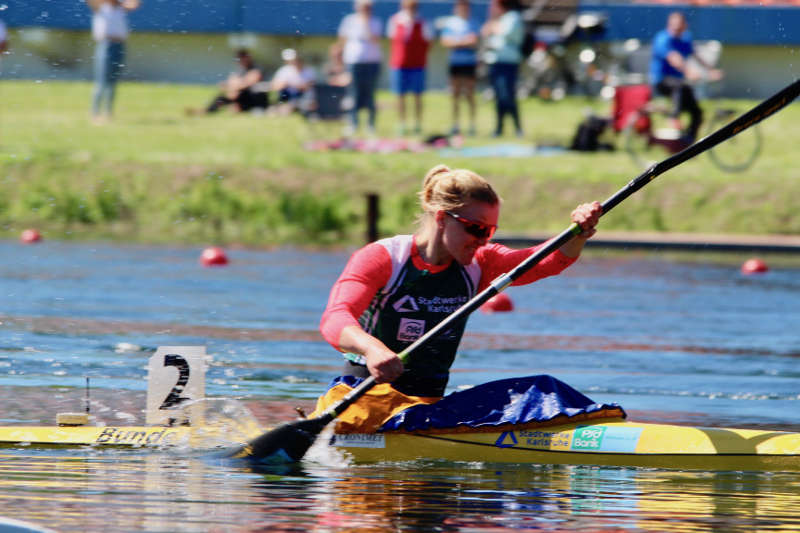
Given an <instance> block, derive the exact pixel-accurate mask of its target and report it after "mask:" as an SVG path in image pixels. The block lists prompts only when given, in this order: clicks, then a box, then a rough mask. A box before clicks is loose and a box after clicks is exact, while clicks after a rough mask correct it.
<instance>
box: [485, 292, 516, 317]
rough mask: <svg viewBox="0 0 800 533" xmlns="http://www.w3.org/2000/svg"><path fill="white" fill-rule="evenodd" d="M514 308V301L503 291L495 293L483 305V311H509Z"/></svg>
mask: <svg viewBox="0 0 800 533" xmlns="http://www.w3.org/2000/svg"><path fill="white" fill-rule="evenodd" d="M513 310H514V302H512V301H511V298H510V297H509V296H508V295H507V294H505V293H503V292H500V293H497V294H495V295H494V296H492V297H491V298H489V300H488V301H487V302H486V303H485V304H483V305H482V306H481V311H483V312H484V313H507V312H509V311H513Z"/></svg>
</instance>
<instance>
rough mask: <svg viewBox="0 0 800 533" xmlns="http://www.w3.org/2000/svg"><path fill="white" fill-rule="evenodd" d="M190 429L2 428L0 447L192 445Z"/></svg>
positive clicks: (145, 427)
mask: <svg viewBox="0 0 800 533" xmlns="http://www.w3.org/2000/svg"><path fill="white" fill-rule="evenodd" d="M198 431H199V430H197V429H195V428H191V427H188V426H178V427H154V426H63V427H62V426H0V446H6V447H8V446H37V447H40V446H95V445H97V446H133V447H147V446H149V447H162V446H178V445H182V444H190V443H191V439H192V438H193V437H194V436H197V435H199V433H198Z"/></svg>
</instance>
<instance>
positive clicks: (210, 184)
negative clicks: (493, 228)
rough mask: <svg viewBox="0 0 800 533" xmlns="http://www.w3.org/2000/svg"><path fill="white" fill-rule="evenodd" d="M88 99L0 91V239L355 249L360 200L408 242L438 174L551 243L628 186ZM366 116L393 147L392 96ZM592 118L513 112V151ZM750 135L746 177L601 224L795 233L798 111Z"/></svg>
mask: <svg viewBox="0 0 800 533" xmlns="http://www.w3.org/2000/svg"><path fill="white" fill-rule="evenodd" d="M90 91H91V86H90V85H89V84H88V83H74V82H72V83H68V82H42V83H40V82H22V81H7V80H4V81H1V82H0V236H3V237H10V238H16V237H17V236H18V235H19V232H20V231H21V229H22V228H24V227H27V226H35V227H37V228H39V229H40V230H42V231H43V232H44V233H45V236H46V237H48V238H55V239H69V238H80V239H116V240H128V241H139V242H185V243H202V242H215V243H221V244H230V243H241V244H246V245H254V246H266V245H275V244H283V243H295V244H304V243H310V244H334V243H358V242H361V240H362V239H363V234H364V222H363V216H364V211H365V201H364V194H365V193H368V192H377V193H379V194H380V195H381V215H382V216H381V220H380V229H381V232H382V233H384V234H391V233H395V232H407V231H410V230H411V229H412V227H413V219H414V216H415V213H416V199H415V196H414V193H415V192H416V190H417V189H418V187H419V185H420V182H421V179H422V176H423V175H424V174H425V172H426V171H427V169H429V168H430V167H432V166H433V165H435V164H438V163H442V162H444V163H446V164H448V165H450V166H456V167H467V168H471V169H473V170H475V171H477V172H478V173H480V174H482V175H484V176H486V177H487V178H489V179H490V180H491V181H492V182H493V184H494V185H495V186H496V188H497V189H498V191H499V192H500V194H501V196H502V197H503V198H504V208H503V213H502V216H501V221H500V222H501V231H505V232H507V233H526V232H534V231H537V232H538V231H547V232H551V231H559V230H561V229H563V228H564V227H565V225H566V223H567V222H568V216H569V212H570V211H571V209H572V208H573V207H574V205H575V204H576V203H578V202H580V201H586V200H590V199H598V200H603V199H605V198H607V197H608V196H609V195H611V194H612V193H614V192H615V191H616V190H617V189H619V188H620V187H621V186H623V185H624V184H625V183H626V182H627V181H628V180H630V179H631V178H632V177H634V176H635V175H637V173H638V170H637V169H636V168H635V167H634V166H633V164H632V162H631V161H630V160H629V158H628V156H627V155H626V154H625V153H624V152H623V151H616V152H608V153H592V154H580V153H564V154H559V155H554V156H549V157H544V156H539V157H529V158H499V157H494V158H460V157H455V158H454V157H442V156H440V155H438V154H437V153H436V152H435V151H430V152H423V153H395V154H356V153H348V152H324V153H321V152H309V151H307V150H305V149H304V148H303V143H304V142H305V141H307V140H309V139H313V138H331V137H333V136H336V135H338V128H337V127H335V126H333V125H310V124H308V123H307V122H305V121H303V120H302V119H301V118H300V117H297V116H291V117H273V116H251V115H243V116H237V115H232V114H230V113H221V114H219V115H217V116H209V117H189V116H186V115H185V114H184V109H185V108H186V107H200V106H203V105H204V104H205V103H206V102H207V101H208V99H209V98H211V96H212V95H213V93H214V89H213V88H211V87H198V86H179V85H156V84H136V83H124V84H122V85H121V87H120V88H119V91H118V100H117V115H116V119H115V121H114V122H113V123H111V124H108V125H104V126H92V125H90V123H89V120H88V102H89V97H90ZM379 103H380V107H381V110H380V114H379V125H378V129H379V134H380V135H381V136H387V137H388V136H392V134H393V132H394V123H395V114H394V111H393V105H392V104H393V98H392V96H391V95H389V94H381V95H380V99H379ZM734 104H735V105H736V106H738V107H739V108H741V109H746V108H748V107H749V106H751V105H752V104H753V103H752V102H734ZM589 105H590V104H589V103H588V102H587V101H586V100H584V99H581V98H574V99H569V100H566V101H563V102H559V103H548V102H542V101H539V100H534V99H530V100H527V101H525V102H523V103H522V111H523V117H524V125H525V129H526V131H527V139H525V142H534V141H537V142H540V143H560V144H567V143H568V142H569V140H570V138H571V136H572V134H573V132H574V130H575V128H576V126H577V124H578V123H579V122H580V120H581V118H582V117H583V114H584V111H585V110H586V108H587V107H588V106H589ZM593 105H594V107H595V109H596V110H603V109H604V108H605V105H604V104H602V103H595V104H593ZM426 110H427V114H426V121H425V124H424V128H425V131H426V132H427V133H436V132H445V131H447V130H448V129H449V125H450V121H449V99H448V97H447V96H446V95H445V94H437V93H431V94H430V95H428V96H426ZM492 122H493V113H492V109H491V104H490V103H489V102H482V103H481V107H480V110H479V131H480V132H481V133H482V134H483V135H482V136H481V135H479V136H478V137H475V138H469V139H467V144H468V145H476V146H477V145H483V144H489V143H492V142H498V141H494V140H492V139H490V138H489V137H488V133H489V132H490V131H491V130H492V126H493V124H492ZM761 127H762V132H763V135H764V140H765V143H764V148H763V152H762V155H761V157H760V158H759V160H758V161H757V162H756V164H755V165H754V166H753V167H752V168H751V169H750V170H748V171H746V172H743V173H740V174H727V173H724V172H722V171H720V170H718V169H717V168H716V167H714V166H713V164H712V163H711V161H710V160H709V158H708V157H707V156H700V157H698V158H697V159H696V160H694V161H692V162H689V163H686V164H684V165H682V166H680V167H678V168H676V169H673V170H672V171H670V172H669V173H667V174H665V175H663V176H661V177H660V178H659V179H658V180H656V181H655V182H653V183H652V184H651V185H649V186H648V187H647V188H645V189H644V190H642V191H640V192H639V193H637V194H636V195H634V196H633V197H631V198H630V199H628V200H626V202H625V203H624V204H622V205H621V206H619V207H618V208H617V209H616V210H615V211H614V212H613V213H612V214H610V215H609V216H608V217H607V218H606V219H604V220H603V227H604V228H608V229H613V230H623V231H679V232H705V233H709V232H716V233H750V234H768V233H780V234H792V233H794V234H796V233H800V213H798V210H797V205H800V187H798V186H797V183H796V179H797V178H796V177H795V174H796V168H797V167H798V165H797V162H798V158H800V155H798V153H797V152H796V150H795V149H794V147H795V139H796V138H797V137H798V136H797V135H796V134H795V132H796V131H798V133H800V131H799V130H800V107H798V106H797V105H792V106H790V107H789V108H787V109H786V110H784V111H782V112H781V113H779V114H778V115H776V116H775V117H772V118H771V119H769V120H768V121H767V122H765V123H763V124H762V126H761ZM499 142H514V143H518V142H520V141H519V140H517V139H512V138H510V137H509V138H508V139H505V140H504V141H499Z"/></svg>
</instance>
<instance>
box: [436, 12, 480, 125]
mask: <svg viewBox="0 0 800 533" xmlns="http://www.w3.org/2000/svg"><path fill="white" fill-rule="evenodd" d="M440 29H441V43H442V46H444V47H445V48H448V49H449V50H450V65H449V72H450V91H451V94H452V96H453V128H452V129H451V131H450V133H452V134H453V135H457V134H459V133H460V117H459V115H460V110H459V107H460V106H459V103H460V100H462V99H463V100H464V101H466V103H467V106H468V108H469V130H468V131H469V134H470V135H475V81H476V79H477V74H476V73H477V68H478V53H477V48H478V34H479V32H480V28H479V26H478V23H477V22H475V20H473V19H472V18H470V5H469V0H456V3H455V6H454V11H453V15H452V16H450V17H447V18H445V19H444V21H443V22H442V25H441V28H440Z"/></svg>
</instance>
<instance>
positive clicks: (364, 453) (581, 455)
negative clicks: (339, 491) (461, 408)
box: [334, 421, 800, 471]
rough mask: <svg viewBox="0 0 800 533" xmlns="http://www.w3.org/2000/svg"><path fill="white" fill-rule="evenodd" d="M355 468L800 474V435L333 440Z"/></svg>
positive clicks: (603, 430)
mask: <svg viewBox="0 0 800 533" xmlns="http://www.w3.org/2000/svg"><path fill="white" fill-rule="evenodd" d="M334 445H336V446H338V447H339V448H340V449H342V450H346V451H347V452H348V453H349V454H350V455H352V457H353V459H354V460H355V461H356V462H381V461H413V460H419V459H443V460H449V461H482V462H500V463H532V464H563V465H599V466H631V467H646V468H670V469H681V470H683V469H687V470H765V471H783V470H792V471H798V470H800V433H788V432H781V431H763V430H749V429H727V428H703V427H689V426H675V425H664V424H643V423H642V424H640V423H634V422H625V421H618V422H605V423H583V424H580V423H577V424H576V423H572V424H565V425H560V426H552V427H547V428H540V429H525V430H512V431H506V432H464V433H461V432H458V433H439V434H422V433H415V434H411V433H387V434H384V435H380V434H378V435H337V436H335V437H334Z"/></svg>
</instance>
